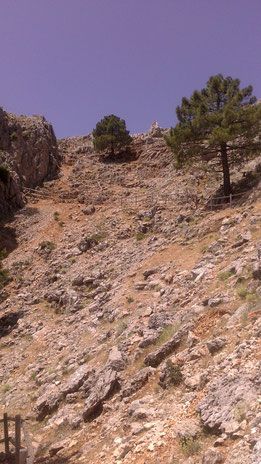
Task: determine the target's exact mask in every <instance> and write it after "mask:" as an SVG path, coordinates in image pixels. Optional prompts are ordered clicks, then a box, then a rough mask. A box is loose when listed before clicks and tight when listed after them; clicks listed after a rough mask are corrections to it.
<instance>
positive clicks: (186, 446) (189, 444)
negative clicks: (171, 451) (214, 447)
mask: <svg viewBox="0 0 261 464" xmlns="http://www.w3.org/2000/svg"><path fill="white" fill-rule="evenodd" d="M180 445H181V449H182V452H183V454H185V456H194V455H195V454H197V453H198V452H199V451H200V448H201V446H200V443H199V441H198V440H197V439H196V438H195V437H183V438H181V439H180Z"/></svg>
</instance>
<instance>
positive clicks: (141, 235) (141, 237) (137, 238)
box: [136, 232, 146, 242]
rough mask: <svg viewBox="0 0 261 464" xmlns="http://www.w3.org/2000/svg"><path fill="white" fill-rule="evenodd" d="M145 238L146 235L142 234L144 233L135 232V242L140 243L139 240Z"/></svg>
mask: <svg viewBox="0 0 261 464" xmlns="http://www.w3.org/2000/svg"><path fill="white" fill-rule="evenodd" d="M145 237H146V234H144V232H137V233H136V240H137V242H140V241H141V240H144V238H145Z"/></svg>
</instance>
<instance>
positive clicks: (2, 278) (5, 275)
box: [0, 269, 10, 290]
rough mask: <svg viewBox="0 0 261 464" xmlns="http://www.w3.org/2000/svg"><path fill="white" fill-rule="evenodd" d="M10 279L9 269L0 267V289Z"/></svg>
mask: <svg viewBox="0 0 261 464" xmlns="http://www.w3.org/2000/svg"><path fill="white" fill-rule="evenodd" d="M9 281H10V275H9V271H8V270H7V269H0V290H1V289H2V288H3V287H4V286H5V285H6V284H8V282H9Z"/></svg>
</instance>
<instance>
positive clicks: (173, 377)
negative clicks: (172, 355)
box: [166, 359, 183, 385]
mask: <svg viewBox="0 0 261 464" xmlns="http://www.w3.org/2000/svg"><path fill="white" fill-rule="evenodd" d="M166 369H167V372H168V374H167V375H168V379H169V381H170V383H171V384H172V385H179V384H180V383H181V382H182V380H183V375H182V372H181V369H180V366H179V365H178V364H173V362H172V361H171V360H170V359H168V360H167V362H166Z"/></svg>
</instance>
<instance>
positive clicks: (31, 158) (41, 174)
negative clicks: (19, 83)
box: [0, 108, 61, 214]
mask: <svg viewBox="0 0 261 464" xmlns="http://www.w3.org/2000/svg"><path fill="white" fill-rule="evenodd" d="M60 162H61V159H60V155H59V151H58V146H57V140H56V137H55V134H54V131H53V128H52V126H51V124H49V123H48V122H47V121H46V119H45V118H44V117H42V116H32V117H29V116H17V115H14V114H11V113H7V112H5V111H4V110H3V109H2V108H0V166H4V168H5V169H7V170H8V173H9V176H8V179H5V182H4V181H3V179H2V180H1V177H0V200H1V202H0V212H1V214H5V213H7V212H9V211H10V210H12V209H14V208H16V207H20V206H22V204H23V200H22V194H21V192H22V189H23V187H27V188H34V187H37V186H39V185H41V184H42V183H43V182H44V181H47V180H51V179H54V178H55V177H56V176H57V174H58V172H59V167H60Z"/></svg>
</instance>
